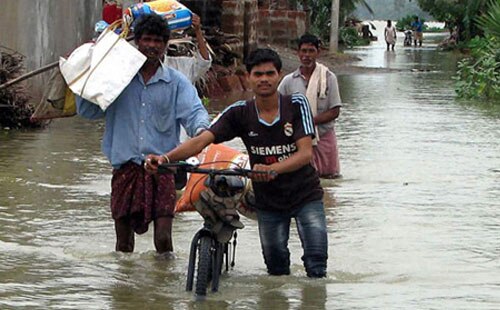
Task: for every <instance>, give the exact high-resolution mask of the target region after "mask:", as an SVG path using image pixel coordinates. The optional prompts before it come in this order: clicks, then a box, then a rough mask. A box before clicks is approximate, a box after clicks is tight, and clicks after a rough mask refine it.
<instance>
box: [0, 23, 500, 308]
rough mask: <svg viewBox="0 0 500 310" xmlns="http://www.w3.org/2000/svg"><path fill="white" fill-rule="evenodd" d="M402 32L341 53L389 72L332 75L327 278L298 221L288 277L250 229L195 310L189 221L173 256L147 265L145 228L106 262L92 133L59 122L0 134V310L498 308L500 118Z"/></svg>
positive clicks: (105, 179)
mask: <svg viewBox="0 0 500 310" xmlns="http://www.w3.org/2000/svg"><path fill="white" fill-rule="evenodd" d="M379 30H380V27H379ZM382 30H383V27H382ZM398 36H399V37H398V45H397V46H396V51H395V52H386V51H385V43H384V42H381V41H378V42H374V43H373V44H372V45H371V46H370V47H363V48H358V49H355V50H353V51H350V52H349V53H353V54H356V55H358V56H359V57H360V58H362V61H361V62H360V63H359V64H356V65H359V66H367V67H372V68H391V69H395V70H394V72H393V73H370V74H356V75H343V76H340V77H339V85H340V90H341V95H342V99H343V102H345V104H344V106H343V108H342V112H341V116H340V118H339V121H338V123H337V127H336V129H337V136H338V140H339V148H340V161H341V170H342V175H343V178H342V179H338V180H333V181H326V182H324V183H323V184H324V186H325V192H326V195H325V207H326V212H327V217H328V228H329V273H328V278H327V279H324V280H309V279H308V278H306V276H305V271H304V269H303V266H302V262H301V260H300V256H301V255H302V250H301V247H300V241H299V239H298V236H297V234H296V229H295V226H294V225H293V229H292V232H293V233H292V235H291V239H290V249H291V253H292V275H291V276H286V277H270V276H268V275H267V274H266V270H265V265H264V262H263V259H262V255H261V251H260V245H259V239H258V233H257V225H256V222H254V221H252V220H249V219H245V220H244V223H245V225H246V227H245V228H244V229H243V230H241V231H240V233H239V238H238V247H237V249H236V252H237V253H236V255H237V257H236V266H235V269H234V270H232V271H230V272H229V273H228V274H226V275H224V276H223V277H222V279H221V287H220V292H218V293H216V294H209V296H208V298H207V300H206V301H205V302H196V301H195V300H194V299H193V294H192V293H188V292H185V290H184V287H185V276H186V271H187V269H186V267H187V261H188V254H189V245H190V240H191V238H192V236H193V235H194V233H195V231H196V230H197V229H198V228H199V227H200V226H201V220H200V219H201V217H200V216H199V215H198V214H197V213H182V214H178V215H177V217H176V220H175V222H174V223H175V224H174V225H175V226H174V236H173V237H174V247H175V249H176V250H175V252H176V259H171V260H163V259H158V258H157V257H156V256H155V252H154V246H153V243H152V234H151V231H149V232H148V233H146V234H145V235H141V236H138V237H137V238H136V251H135V253H133V254H122V253H115V252H114V251H113V249H114V242H115V233H114V229H113V222H112V220H111V217H110V212H109V191H110V178H111V170H110V166H109V164H108V162H107V160H106V159H105V158H104V157H103V155H102V154H101V151H100V137H101V134H102V129H103V128H102V123H99V122H88V121H85V120H81V119H78V118H70V119H60V120H55V121H54V122H53V123H52V124H51V125H50V126H49V127H47V128H45V129H43V130H38V131H6V130H5V131H0V171H1V172H0V186H1V188H0V261H1V263H0V309H50V308H52V309H61V308H65V309H179V310H180V309H277V310H281V309H498V307H499V305H500V199H499V197H500V111H499V109H498V108H497V109H493V108H490V107H488V106H487V105H484V104H482V103H471V104H468V103H463V102H460V101H457V100H456V99H455V93H454V91H453V87H454V82H453V81H452V80H451V76H452V75H453V73H454V70H455V68H456V59H455V58H456V56H454V55H453V54H451V53H445V52H440V51H437V50H436V49H435V45H436V44H435V42H434V41H433V36H432V35H426V37H425V38H424V47H423V48H403V47H402V40H403V39H402V37H403V36H402V34H400V33H398ZM379 38H382V36H381V35H379ZM433 42H434V43H433ZM232 145H233V146H236V147H241V145H240V144H239V143H238V142H236V143H233V144H232Z"/></svg>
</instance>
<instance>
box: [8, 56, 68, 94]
mask: <svg viewBox="0 0 500 310" xmlns="http://www.w3.org/2000/svg"><path fill="white" fill-rule="evenodd" d="M58 65H59V61H56V62H53V63H50V64H48V65H46V66H44V67H41V68H38V69H36V70H33V71H31V72H28V73H26V74H23V75H21V76H19V77H17V78H15V79H13V80H10V81H8V82H6V83H3V84H2V85H0V90H2V89H4V88H7V87H9V86H12V85H14V84H17V83H19V82H22V81H24V80H26V79H29V78H30V77H32V76H35V75H37V74H40V73H43V72H45V71H48V70H50V69H52V68H55V67H57V66H58Z"/></svg>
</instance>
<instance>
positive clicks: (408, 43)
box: [403, 30, 413, 46]
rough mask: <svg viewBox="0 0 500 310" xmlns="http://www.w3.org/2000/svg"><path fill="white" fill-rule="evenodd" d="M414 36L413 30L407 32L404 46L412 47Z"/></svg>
mask: <svg viewBox="0 0 500 310" xmlns="http://www.w3.org/2000/svg"><path fill="white" fill-rule="evenodd" d="M412 36H413V34H412V31H411V30H406V31H405V40H404V42H403V45H404V46H411V41H412Z"/></svg>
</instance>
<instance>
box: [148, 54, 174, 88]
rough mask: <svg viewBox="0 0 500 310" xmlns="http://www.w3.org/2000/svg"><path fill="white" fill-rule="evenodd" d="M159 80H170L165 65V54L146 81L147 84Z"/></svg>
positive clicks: (168, 81) (168, 71) (167, 81)
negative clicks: (154, 71)
mask: <svg viewBox="0 0 500 310" xmlns="http://www.w3.org/2000/svg"><path fill="white" fill-rule="evenodd" d="M141 79H142V77H141ZM160 80H161V81H164V82H166V83H170V82H171V81H172V76H171V74H170V70H169V68H168V66H167V56H164V58H163V59H162V60H160V66H159V67H158V69H156V73H155V74H154V75H153V76H152V77H151V79H150V80H149V81H148V84H153V83H157V82H158V81H160ZM143 83H144V82H143Z"/></svg>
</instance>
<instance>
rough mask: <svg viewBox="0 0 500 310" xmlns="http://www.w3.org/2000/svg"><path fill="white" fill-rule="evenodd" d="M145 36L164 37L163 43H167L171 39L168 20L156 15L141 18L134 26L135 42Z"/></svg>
mask: <svg viewBox="0 0 500 310" xmlns="http://www.w3.org/2000/svg"><path fill="white" fill-rule="evenodd" d="M143 34H152V35H157V36H160V37H163V42H165V43H167V41H168V39H170V29H169V28H168V22H167V20H166V19H164V18H163V17H161V16H160V15H158V14H155V13H152V14H148V15H143V16H141V17H140V18H139V19H138V20H137V22H136V23H135V25H134V35H135V40H139V39H140V38H141V37H142V35H143Z"/></svg>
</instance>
